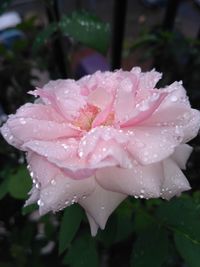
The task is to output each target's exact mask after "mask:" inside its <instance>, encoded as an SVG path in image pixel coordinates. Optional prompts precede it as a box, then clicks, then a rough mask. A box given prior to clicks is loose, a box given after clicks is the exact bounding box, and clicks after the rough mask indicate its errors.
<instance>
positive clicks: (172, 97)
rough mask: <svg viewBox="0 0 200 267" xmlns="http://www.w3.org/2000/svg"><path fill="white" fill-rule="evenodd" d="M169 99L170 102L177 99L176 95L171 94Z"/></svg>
mask: <svg viewBox="0 0 200 267" xmlns="http://www.w3.org/2000/svg"><path fill="white" fill-rule="evenodd" d="M170 100H171V101H172V102H176V101H177V100H178V97H177V96H175V95H172V96H171V98H170Z"/></svg>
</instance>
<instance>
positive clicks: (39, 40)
mask: <svg viewBox="0 0 200 267" xmlns="http://www.w3.org/2000/svg"><path fill="white" fill-rule="evenodd" d="M56 30H57V24H56V23H51V24H49V25H48V26H47V27H46V28H45V29H44V30H42V31H41V32H40V33H39V34H38V35H37V37H36V38H35V41H34V42H33V46H32V50H33V53H36V52H37V51H38V49H39V48H40V47H41V46H42V45H44V44H45V42H46V41H47V40H48V39H49V38H50V37H51V35H52V34H53V33H55V32H56Z"/></svg>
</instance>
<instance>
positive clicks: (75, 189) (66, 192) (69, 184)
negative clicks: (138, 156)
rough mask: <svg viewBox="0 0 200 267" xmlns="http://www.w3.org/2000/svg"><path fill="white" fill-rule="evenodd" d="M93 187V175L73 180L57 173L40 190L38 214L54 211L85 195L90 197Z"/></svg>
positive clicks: (81, 198)
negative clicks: (50, 181) (51, 181)
mask: <svg viewBox="0 0 200 267" xmlns="http://www.w3.org/2000/svg"><path fill="white" fill-rule="evenodd" d="M94 188H95V180H94V177H90V178H86V179H82V180H74V179H71V178H68V177H67V176H64V175H58V176H56V177H55V179H54V182H53V183H51V184H49V185H48V186H46V187H45V188H44V189H42V190H41V192H40V203H39V204H40V214H45V213H47V212H49V211H53V212H56V211H58V210H60V209H63V208H65V207H67V206H70V205H71V204H73V203H75V202H78V201H81V200H83V199H84V198H85V197H87V196H88V197H90V194H91V193H92V192H93V190H94Z"/></svg>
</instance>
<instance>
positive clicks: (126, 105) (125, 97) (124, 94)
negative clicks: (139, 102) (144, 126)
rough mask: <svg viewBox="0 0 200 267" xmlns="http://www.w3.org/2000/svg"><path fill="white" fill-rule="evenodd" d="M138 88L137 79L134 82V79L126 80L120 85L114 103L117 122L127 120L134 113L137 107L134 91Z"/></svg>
mask: <svg viewBox="0 0 200 267" xmlns="http://www.w3.org/2000/svg"><path fill="white" fill-rule="evenodd" d="M136 86H137V79H136V78H135V79H134V80H133V77H132V79H130V78H126V79H124V80H122V81H121V82H120V83H119V85H118V88H117V92H116V97H115V102H114V110H115V116H116V118H115V119H116V121H117V122H121V121H124V120H126V118H127V116H129V115H130V114H131V113H132V111H133V109H134V107H135V90H134V89H135V87H136Z"/></svg>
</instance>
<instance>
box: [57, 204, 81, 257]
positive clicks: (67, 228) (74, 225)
mask: <svg viewBox="0 0 200 267" xmlns="http://www.w3.org/2000/svg"><path fill="white" fill-rule="evenodd" d="M82 217H83V211H82V209H81V208H80V206H78V205H72V206H70V207H69V208H67V209H65V211H64V214H63V218H62V221H61V225H60V232H59V252H60V253H62V252H63V251H64V250H65V249H66V248H68V247H69V245H70V243H71V241H72V240H73V238H74V236H75V235H76V232H77V231H78V228H79V226H80V223H81V220H82Z"/></svg>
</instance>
